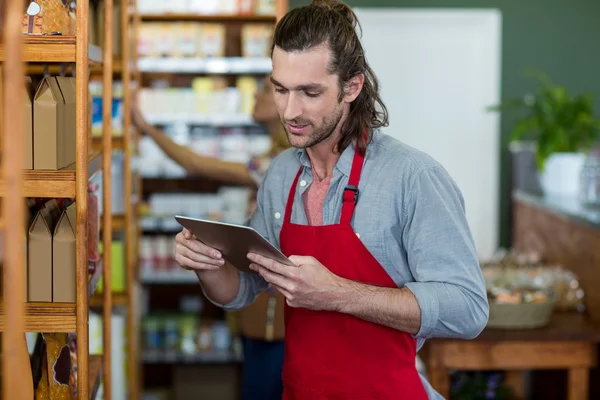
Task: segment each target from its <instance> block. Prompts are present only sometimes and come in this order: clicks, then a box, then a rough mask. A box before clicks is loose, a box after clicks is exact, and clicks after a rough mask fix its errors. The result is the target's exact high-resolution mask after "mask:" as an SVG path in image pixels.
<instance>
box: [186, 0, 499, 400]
mask: <svg viewBox="0 0 600 400" xmlns="http://www.w3.org/2000/svg"><path fill="white" fill-rule="evenodd" d="M356 26H357V21H356V18H355V15H354V13H353V12H352V11H351V10H350V9H349V8H348V7H347V6H345V5H344V4H342V3H339V2H337V1H318V2H314V3H312V4H311V5H309V6H305V7H299V8H296V9H293V10H291V11H290V12H288V13H287V14H286V15H285V16H284V17H283V18H282V20H281V21H280V22H279V23H278V26H277V28H276V30H275V34H274V44H273V52H272V61H273V73H272V77H271V80H272V82H273V84H274V88H275V103H276V106H277V109H278V112H279V115H280V117H281V121H282V123H283V125H284V127H285V128H286V132H287V136H288V140H289V142H290V144H291V145H292V146H293V147H294V149H289V150H286V151H284V152H283V153H281V154H280V155H279V156H278V157H277V158H276V159H275V160H274V161H273V163H272V164H271V166H270V168H269V170H268V171H267V173H266V176H265V178H264V181H263V184H262V186H261V188H260V189H259V192H258V207H257V210H256V212H255V213H254V215H253V217H252V219H251V221H250V225H251V226H252V227H253V228H255V229H256V230H258V231H259V232H260V233H261V234H262V235H264V236H265V237H266V238H267V239H268V240H269V241H270V242H271V243H273V244H275V245H276V246H279V247H280V248H281V250H282V252H283V253H284V254H285V255H286V256H287V257H288V258H289V259H290V260H291V261H292V262H293V263H294V264H295V265H296V266H295V267H289V266H285V265H283V264H280V263H278V262H275V261H273V260H269V259H266V258H264V257H261V256H259V255H257V254H249V255H248V258H249V259H250V260H251V261H252V269H253V270H254V271H255V272H256V273H242V272H239V271H238V270H237V269H236V268H235V267H233V266H232V265H230V264H229V263H228V262H227V261H225V260H223V259H222V258H221V254H219V252H218V251H216V250H215V249H211V248H208V247H207V246H205V245H204V244H202V243H200V242H199V241H197V240H195V239H194V237H193V236H192V235H191V234H190V233H189V232H188V231H185V230H184V231H183V232H182V233H180V234H179V235H178V236H177V251H176V257H177V261H178V262H179V263H180V264H181V265H182V266H183V267H184V268H189V269H194V270H196V273H197V275H198V277H199V280H200V282H201V286H202V290H203V292H204V293H205V294H206V296H207V297H208V298H209V299H210V300H211V301H213V302H214V303H215V304H218V305H221V306H222V307H225V308H226V309H236V308H239V307H242V306H244V305H246V304H248V303H251V302H252V301H253V300H254V298H255V297H256V296H257V294H258V293H260V292H261V291H263V290H264V289H265V288H266V287H267V286H268V285H269V284H270V285H272V287H274V288H275V289H276V290H278V291H279V292H281V293H282V294H283V295H284V296H285V297H286V310H285V313H286V315H285V321H286V327H285V329H286V336H285V356H284V367H283V373H282V375H283V382H284V399H299V400H303V399H329V398H336V399H375V398H377V399H390V400H392V399H394V400H398V399H407V400H421V399H427V398H430V399H431V398H434V399H437V398H441V396H440V395H439V394H438V393H436V392H435V391H434V390H433V389H432V388H431V386H430V385H429V383H428V382H426V381H425V380H424V379H422V378H421V377H420V376H419V374H418V373H417V371H416V368H415V356H416V352H417V350H418V348H420V347H421V346H422V344H423V341H424V340H425V339H426V338H430V337H454V338H465V339H470V338H474V337H476V336H477V335H478V334H479V333H480V332H481V330H482V329H483V328H484V326H485V325H486V323H487V318H488V303H487V298H486V291H485V285H484V281H483V277H482V274H481V271H480V268H479V265H478V262H477V258H476V252H475V248H474V244H473V240H472V238H471V234H470V232H469V227H468V225H467V222H466V218H465V212H464V205H463V199H462V195H461V193H460V191H459V189H458V188H457V186H456V184H455V183H454V182H453V180H452V179H451V178H450V176H449V175H448V173H447V172H446V171H445V170H444V169H443V168H442V167H441V166H440V165H439V164H438V163H437V162H436V161H434V160H433V159H431V158H430V157H429V156H427V155H425V154H423V153H422V152H419V151H417V150H415V149H413V148H411V147H409V146H407V145H404V144H402V143H401V142H399V141H397V140H394V139H392V138H391V137H389V136H387V135H385V134H384V133H382V132H381V131H380V130H379V128H381V127H382V126H385V125H386V124H387V112H386V109H385V106H384V105H383V103H382V102H381V99H380V97H379V94H378V83H377V79H376V77H375V75H374V73H373V71H372V70H371V69H370V68H369V66H368V64H367V62H366V58H365V55H364V51H363V49H362V46H361V43H360V41H359V38H358V36H357V33H356V30H355V28H356Z"/></svg>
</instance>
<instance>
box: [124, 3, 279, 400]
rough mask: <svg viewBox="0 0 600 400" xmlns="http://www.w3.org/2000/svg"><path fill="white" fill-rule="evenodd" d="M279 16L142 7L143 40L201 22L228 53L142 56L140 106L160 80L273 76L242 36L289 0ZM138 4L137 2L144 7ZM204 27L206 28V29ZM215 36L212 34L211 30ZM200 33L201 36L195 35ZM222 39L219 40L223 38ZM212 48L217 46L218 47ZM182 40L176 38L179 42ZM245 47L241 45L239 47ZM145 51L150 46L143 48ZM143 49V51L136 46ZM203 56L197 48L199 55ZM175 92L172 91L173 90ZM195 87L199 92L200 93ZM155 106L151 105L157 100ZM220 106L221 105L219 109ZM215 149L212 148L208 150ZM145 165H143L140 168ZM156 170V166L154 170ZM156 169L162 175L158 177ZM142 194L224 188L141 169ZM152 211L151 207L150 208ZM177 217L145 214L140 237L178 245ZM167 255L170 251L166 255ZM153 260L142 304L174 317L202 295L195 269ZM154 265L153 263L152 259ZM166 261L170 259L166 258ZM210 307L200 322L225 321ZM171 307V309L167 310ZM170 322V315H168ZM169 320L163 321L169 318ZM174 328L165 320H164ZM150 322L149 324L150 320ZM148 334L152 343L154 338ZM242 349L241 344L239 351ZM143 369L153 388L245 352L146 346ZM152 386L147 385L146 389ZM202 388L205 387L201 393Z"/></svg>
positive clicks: (182, 82) (186, 113)
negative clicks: (153, 29) (155, 27)
mask: <svg viewBox="0 0 600 400" xmlns="http://www.w3.org/2000/svg"><path fill="white" fill-rule="evenodd" d="M274 3H275V12H274V13H272V14H271V15H255V14H250V13H245V14H240V15H238V14H216V15H199V14H195V13H193V12H173V13H166V14H164V13H153V14H150V13H147V12H145V10H143V9H142V12H143V13H135V14H134V17H133V20H134V27H135V29H134V32H136V37H137V38H138V40H140V37H141V35H143V32H144V30H143V29H142V24H147V23H150V24H181V23H184V24H203V25H204V26H206V24H208V25H212V26H213V27H214V26H215V25H220V26H224V27H225V39H224V41H225V44H224V46H225V51H224V54H223V56H219V57H209V58H207V57H199V56H191V55H189V54H188V55H187V56H179V55H177V56H173V55H171V54H167V53H163V54H149V53H147V52H146V53H144V54H142V55H139V56H137V57H135V60H136V61H135V62H136V65H137V71H136V76H138V78H137V81H138V82H139V83H140V85H138V86H137V93H136V96H138V100H137V101H136V103H137V104H138V105H140V107H143V104H142V98H141V97H140V93H141V91H142V90H144V89H145V88H148V87H150V85H151V83H152V81H153V80H156V81H158V82H159V84H158V85H157V86H158V87H160V88H164V87H166V86H168V85H167V84H166V82H169V84H173V86H175V87H178V88H182V89H184V90H185V89H189V88H190V87H191V86H192V81H193V80H194V79H195V78H196V77H213V76H216V77H219V78H222V82H226V83H223V85H225V84H226V85H227V86H228V87H229V88H231V87H233V86H235V85H236V80H237V79H238V78H240V77H252V78H260V77H264V76H266V75H268V74H269V73H270V71H271V59H270V58H269V57H243V52H242V43H241V37H242V31H243V27H244V26H245V25H246V24H268V25H272V26H274V25H275V23H276V22H277V21H278V20H279V18H281V17H282V16H283V15H284V14H285V12H286V11H287V8H288V5H287V1H286V0H275V1H274ZM138 6H139V3H138ZM201 29H203V28H201ZM166 31H167V28H166V27H163V28H161V32H162V33H161V36H165V35H167V33H166ZM211 32H212V33H213V34H214V31H211ZM197 35H199V36H202V34H201V33H199V34H197ZM220 40H221V39H218V41H220ZM216 41H217V39H215V42H214V43H212V44H213V45H214V44H215V43H216ZM174 42H175V43H179V41H178V40H174ZM238 43H239V45H238ZM145 46H147V44H145ZM136 47H137V46H136ZM196 51H198V50H196ZM168 90H171V89H168ZM194 90H195V89H194ZM165 101H166V103H170V104H175V103H177V104H179V102H177V101H169V100H165ZM151 102H152V101H151ZM217 108H218V107H217ZM144 116H145V118H146V120H147V122H148V123H150V124H152V125H159V126H162V127H169V126H173V125H187V126H188V127H190V128H192V127H208V128H214V129H240V128H241V129H254V130H255V131H256V130H257V129H259V130H260V129H262V128H261V127H260V126H258V125H257V124H256V123H255V122H254V121H253V120H252V118H251V116H250V115H248V114H247V113H241V112H238V113H232V112H230V111H227V112H219V113H216V112H207V113H202V112H198V110H183V109H177V110H174V111H167V110H163V109H162V107H160V106H158V107H156V110H154V111H153V112H149V111H147V112H145V113H144ZM207 146H209V145H207ZM140 164H141V165H143V163H140ZM153 169H154V168H153ZM157 171H158V172H157ZM142 172H143V176H142V182H143V184H142V186H141V189H142V193H141V194H140V196H139V199H140V201H143V199H144V198H145V197H146V198H147V197H148V196H150V195H152V194H157V193H159V194H160V193H169V192H170V193H173V192H175V193H190V194H192V193H194V194H196V193H199V194H208V195H214V194H215V193H217V192H218V191H219V190H220V189H221V188H223V186H224V185H223V184H222V183H219V182H214V181H210V180H208V179H201V178H198V177H189V176H186V175H185V174H184V173H181V172H178V173H176V174H170V173H168V172H164V173H163V172H160V168H158V169H154V171H150V170H149V169H145V168H144V167H142ZM147 208H148V207H147ZM173 212H175V211H174V210H172V209H170V210H168V211H167V215H165V216H164V217H161V216H155V215H147V211H140V216H139V217H140V228H141V232H142V233H141V235H140V236H144V235H154V236H156V235H158V236H164V237H166V240H167V241H172V240H173V238H174V237H175V235H176V234H177V232H178V231H180V227H179V226H178V225H177V224H176V223H175V224H173V223H174V222H175V221H174V220H173V218H172V214H173ZM158 243H159V242H156V245H153V246H152V247H156V248H160V249H162V250H160V251H159V252H160V253H161V254H163V256H165V254H164V253H165V252H167V253H168V251H169V250H166V249H165V246H166V247H167V248H168V247H169V245H166V244H165V243H162V242H161V244H158ZM141 248H142V247H140V249H141ZM166 256H167V257H168V254H167V255H166ZM148 262H149V261H148V260H147V259H144V257H143V255H142V254H140V262H139V266H140V273H139V280H140V282H141V285H142V287H143V290H144V292H145V295H144V298H145V299H147V300H146V301H148V304H146V305H145V306H143V307H141V308H142V309H149V310H150V311H151V312H152V311H158V312H160V314H161V315H163V314H169V313H170V312H171V311H170V310H172V309H173V308H176V307H177V305H178V304H179V301H180V300H181V297H182V296H202V295H201V292H200V290H199V288H198V279H197V277H196V276H195V274H194V273H193V272H188V271H184V270H183V269H182V268H180V267H178V266H171V267H169V266H168V265H164V266H163V268H165V269H164V270H163V271H162V272H157V271H151V269H152V268H148V267H149V265H148ZM150 263H152V262H150ZM166 263H167V264H171V262H169V261H166ZM204 303H205V306H206V307H205V309H204V310H203V311H202V316H200V320H203V319H204V318H205V317H206V318H209V319H210V318H217V319H221V318H223V317H222V315H221V314H223V312H222V310H218V309H213V308H212V307H210V304H207V303H208V301H207V300H206V299H204ZM167 310H169V311H167ZM167 318H169V317H168V316H167ZM163 322H164V321H163ZM164 323H165V324H168V323H167V322H164ZM144 324H145V323H144ZM148 336H150V337H151V336H152V334H150V335H146V341H147V340H151V339H150V338H149V337H148ZM233 347H236V346H233ZM140 361H141V363H142V365H143V368H140V373H142V371H143V374H144V376H145V379H144V382H145V383H146V384H150V385H152V386H154V385H159V386H164V385H169V384H171V383H172V382H169V378H168V377H169V376H170V375H171V371H174V369H173V368H175V366H177V365H179V366H181V365H184V366H202V365H213V364H219V365H221V366H230V367H232V368H239V365H240V363H241V361H242V360H241V354H240V352H239V348H238V349H237V351H236V350H235V349H233V348H232V349H230V350H219V349H216V350H215V349H212V350H198V351H191V350H190V353H184V352H180V351H174V350H168V351H164V350H158V351H157V350H155V349H148V348H144V352H143V356H142V357H141V360H140ZM144 386H146V385H144ZM198 390H201V389H200V388H198Z"/></svg>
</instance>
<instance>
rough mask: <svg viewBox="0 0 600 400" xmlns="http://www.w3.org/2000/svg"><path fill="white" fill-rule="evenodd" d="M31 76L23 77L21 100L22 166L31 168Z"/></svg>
mask: <svg viewBox="0 0 600 400" xmlns="http://www.w3.org/2000/svg"><path fill="white" fill-rule="evenodd" d="M32 94H33V93H32V83H31V78H30V77H26V78H25V96H24V100H23V168H24V169H33V96H32Z"/></svg>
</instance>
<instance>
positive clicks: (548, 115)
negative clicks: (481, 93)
mask: <svg viewBox="0 0 600 400" xmlns="http://www.w3.org/2000/svg"><path fill="white" fill-rule="evenodd" d="M532 75H533V76H534V77H536V78H537V79H538V80H539V81H540V83H541V85H540V88H539V91H538V92H537V93H528V94H526V95H524V96H523V97H522V98H516V99H511V100H509V101H508V102H506V103H505V104H502V105H498V106H492V107H490V108H489V110H491V111H508V110H514V111H518V112H520V114H519V115H518V116H517V119H516V124H515V126H514V128H513V130H512V132H511V139H512V140H521V139H529V140H533V141H534V142H535V143H536V147H537V150H536V161H537V166H538V168H539V170H540V171H541V170H543V167H544V163H545V161H546V159H547V158H548V157H549V156H550V155H551V154H553V153H558V152H568V153H573V152H581V151H586V150H589V149H590V147H592V146H593V145H594V144H595V142H596V140H597V139H598V136H599V133H600V120H598V119H596V118H595V117H594V116H593V101H594V100H593V96H592V95H591V94H589V93H584V94H580V95H577V96H573V95H571V94H570V93H568V91H567V89H566V88H565V87H564V86H561V85H557V84H555V83H553V82H552V81H551V80H550V78H548V76H547V75H545V74H543V73H540V72H533V73H532Z"/></svg>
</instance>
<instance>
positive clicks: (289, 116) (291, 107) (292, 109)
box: [283, 93, 302, 121]
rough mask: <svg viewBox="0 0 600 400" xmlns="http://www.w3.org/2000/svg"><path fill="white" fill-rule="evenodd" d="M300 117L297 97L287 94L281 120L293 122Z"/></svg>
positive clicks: (300, 109) (300, 111)
mask: <svg viewBox="0 0 600 400" xmlns="http://www.w3.org/2000/svg"><path fill="white" fill-rule="evenodd" d="M300 115H302V107H301V104H300V101H299V99H298V97H297V96H296V95H295V94H294V93H289V94H288V96H287V101H286V104H285V108H284V110H283V119H284V120H286V121H293V120H294V119H296V118H297V117H299V116H300Z"/></svg>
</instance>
